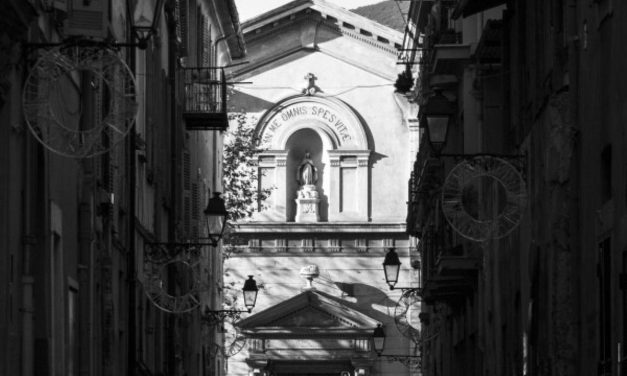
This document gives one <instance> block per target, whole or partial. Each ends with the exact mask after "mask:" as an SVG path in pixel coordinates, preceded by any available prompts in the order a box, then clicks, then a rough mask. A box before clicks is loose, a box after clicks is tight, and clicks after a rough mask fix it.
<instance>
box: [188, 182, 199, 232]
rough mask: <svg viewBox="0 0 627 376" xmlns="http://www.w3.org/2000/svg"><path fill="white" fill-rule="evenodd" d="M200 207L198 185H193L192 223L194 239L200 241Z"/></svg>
mask: <svg viewBox="0 0 627 376" xmlns="http://www.w3.org/2000/svg"><path fill="white" fill-rule="evenodd" d="M199 207H200V197H199V195H198V184H197V183H192V207H191V208H190V209H191V210H190V211H191V213H190V215H191V223H192V232H191V235H192V239H198V219H199V218H200V217H199V215H198V214H199V213H198V209H199Z"/></svg>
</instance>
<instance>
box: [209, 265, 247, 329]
mask: <svg viewBox="0 0 627 376" xmlns="http://www.w3.org/2000/svg"><path fill="white" fill-rule="evenodd" d="M258 292H259V288H258V287H257V282H256V281H255V279H254V278H253V276H252V275H249V276H248V279H247V280H246V281H244V288H242V293H243V295H244V305H245V306H246V310H245V311H240V310H234V309H221V310H215V311H214V310H210V309H205V310H204V312H202V314H201V320H202V321H204V322H205V323H206V324H208V325H211V326H213V325H216V324H217V323H220V322H222V321H224V320H226V319H227V318H231V319H233V320H239V318H240V316H241V315H242V313H250V312H252V310H253V308H254V307H255V302H256V301H257V293H258Z"/></svg>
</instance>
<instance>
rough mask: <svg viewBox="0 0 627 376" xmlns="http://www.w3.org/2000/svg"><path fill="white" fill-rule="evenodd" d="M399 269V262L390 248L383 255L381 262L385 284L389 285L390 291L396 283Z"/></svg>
mask: <svg viewBox="0 0 627 376" xmlns="http://www.w3.org/2000/svg"><path fill="white" fill-rule="evenodd" d="M400 269H401V261H400V260H399V258H398V254H397V253H396V251H395V250H394V248H390V250H389V251H388V253H386V254H385V259H384V260H383V272H384V273H385V282H386V283H387V284H388V285H390V290H394V285H396V283H397V282H398V273H399V271H400Z"/></svg>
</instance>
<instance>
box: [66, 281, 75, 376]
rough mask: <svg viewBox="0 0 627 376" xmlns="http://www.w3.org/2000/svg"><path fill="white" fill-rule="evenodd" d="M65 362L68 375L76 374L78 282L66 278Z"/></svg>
mask: <svg viewBox="0 0 627 376" xmlns="http://www.w3.org/2000/svg"><path fill="white" fill-rule="evenodd" d="M67 293H68V295H67V343H66V351H67V352H66V362H67V373H66V375H68V376H74V375H78V283H77V282H76V281H74V280H73V279H71V278H68V291H67Z"/></svg>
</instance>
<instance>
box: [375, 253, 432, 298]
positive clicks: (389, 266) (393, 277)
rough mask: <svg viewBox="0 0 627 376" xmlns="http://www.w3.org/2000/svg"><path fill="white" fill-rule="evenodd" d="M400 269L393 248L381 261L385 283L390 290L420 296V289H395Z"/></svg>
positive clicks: (398, 260) (399, 262)
mask: <svg viewBox="0 0 627 376" xmlns="http://www.w3.org/2000/svg"><path fill="white" fill-rule="evenodd" d="M400 269H401V261H400V259H399V258H398V254H397V253H396V251H395V250H394V248H390V249H389V250H388V253H386V254H385V259H384V260H383V273H384V274H385V282H386V283H387V284H388V285H390V290H395V289H399V290H402V291H403V294H416V295H418V296H420V294H421V292H422V289H421V288H420V287H397V286H396V283H397V282H398V274H399V272H400Z"/></svg>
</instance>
